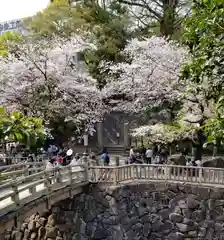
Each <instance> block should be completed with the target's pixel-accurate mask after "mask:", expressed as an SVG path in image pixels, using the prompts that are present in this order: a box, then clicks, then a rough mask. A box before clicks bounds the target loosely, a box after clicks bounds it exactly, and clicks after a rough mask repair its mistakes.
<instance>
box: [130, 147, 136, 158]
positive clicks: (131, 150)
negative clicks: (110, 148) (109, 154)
mask: <svg viewBox="0 0 224 240" xmlns="http://www.w3.org/2000/svg"><path fill="white" fill-rule="evenodd" d="M133 155H135V152H134V147H131V148H130V152H129V157H132V156H133Z"/></svg>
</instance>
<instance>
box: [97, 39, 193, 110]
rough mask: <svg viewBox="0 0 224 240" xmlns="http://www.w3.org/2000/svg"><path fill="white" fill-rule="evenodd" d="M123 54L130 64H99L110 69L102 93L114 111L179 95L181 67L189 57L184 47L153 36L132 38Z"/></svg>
mask: <svg viewBox="0 0 224 240" xmlns="http://www.w3.org/2000/svg"><path fill="white" fill-rule="evenodd" d="M123 54H124V56H125V57H126V58H129V59H130V62H129V63H127V62H122V63H118V64H111V63H102V68H103V69H104V70H105V71H106V70H107V69H108V68H109V69H110V73H111V75H110V77H109V78H108V83H107V85H106V86H105V88H104V89H103V91H102V96H103V99H104V100H105V101H106V102H107V104H109V105H110V106H111V107H112V108H113V109H114V110H121V111H125V112H139V111H144V110H145V109H146V108H148V107H152V106H157V105H159V104H161V103H163V102H164V101H168V102H171V103H172V102H175V101H177V100H179V99H180V98H182V96H183V92H184V89H185V86H184V84H182V83H181V82H180V81H179V80H180V74H181V68H182V66H183V64H184V63H185V62H186V61H187V60H188V58H189V54H188V52H187V50H186V49H185V48H183V47H181V46H179V45H178V44H177V43H175V42H172V41H167V40H166V39H164V38H160V37H155V36H153V37H151V38H148V39H144V40H142V41H140V40H138V39H133V40H132V41H131V42H130V43H129V44H128V45H127V46H126V48H125V49H124V52H123ZM115 75H116V76H118V77H116V80H114V76H115Z"/></svg>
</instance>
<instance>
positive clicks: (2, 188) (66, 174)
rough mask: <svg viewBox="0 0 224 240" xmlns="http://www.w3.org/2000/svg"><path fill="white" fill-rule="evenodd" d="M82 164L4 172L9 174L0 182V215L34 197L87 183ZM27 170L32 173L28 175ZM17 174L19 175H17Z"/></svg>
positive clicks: (19, 206) (32, 199)
mask: <svg viewBox="0 0 224 240" xmlns="http://www.w3.org/2000/svg"><path fill="white" fill-rule="evenodd" d="M86 170H87V168H85V167H84V165H80V166H79V165H77V166H75V167H71V166H66V167H63V168H54V169H52V170H43V169H42V171H40V169H39V168H31V170H30V169H21V170H17V171H15V172H14V175H13V174H12V172H8V173H5V174H7V175H8V176H9V175H10V176H11V179H10V180H8V181H3V182H2V183H1V184H0V193H1V194H0V216H4V215H5V214H7V213H8V212H11V211H16V210H17V209H20V208H21V207H23V206H24V205H26V204H27V203H29V202H32V201H34V200H35V199H38V198H41V197H44V196H50V195H51V193H52V192H53V191H55V190H57V189H62V188H66V187H68V188H69V187H70V186H71V185H74V186H75V185H76V184H77V186H78V184H79V183H88V177H87V173H86ZM29 172H30V173H32V174H31V175H29ZM18 176H19V177H18Z"/></svg>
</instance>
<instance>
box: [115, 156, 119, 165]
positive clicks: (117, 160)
mask: <svg viewBox="0 0 224 240" xmlns="http://www.w3.org/2000/svg"><path fill="white" fill-rule="evenodd" d="M115 163H116V166H119V157H118V156H116V157H115Z"/></svg>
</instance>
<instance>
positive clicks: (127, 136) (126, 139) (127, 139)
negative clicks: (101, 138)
mask: <svg viewBox="0 0 224 240" xmlns="http://www.w3.org/2000/svg"><path fill="white" fill-rule="evenodd" d="M124 147H125V149H128V148H129V147H130V133H129V123H128V122H126V123H124Z"/></svg>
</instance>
